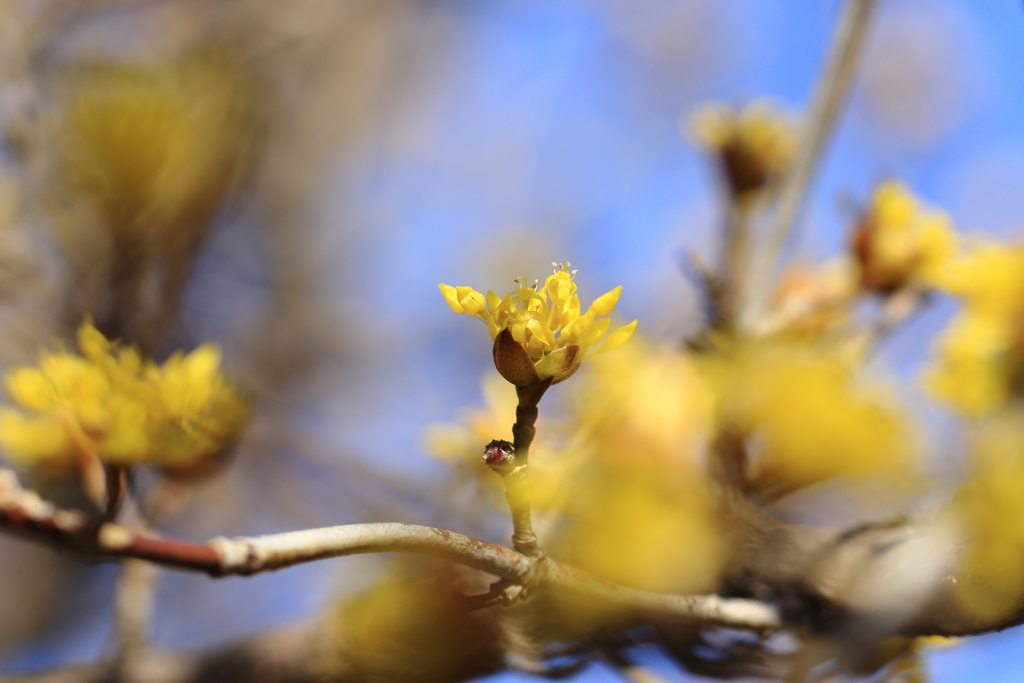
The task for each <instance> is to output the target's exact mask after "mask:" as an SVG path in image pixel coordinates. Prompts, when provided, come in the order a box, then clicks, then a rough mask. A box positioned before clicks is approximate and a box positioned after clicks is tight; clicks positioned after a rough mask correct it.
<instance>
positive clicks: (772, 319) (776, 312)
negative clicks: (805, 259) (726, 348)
mask: <svg viewBox="0 0 1024 683" xmlns="http://www.w3.org/2000/svg"><path fill="white" fill-rule="evenodd" d="M857 291H858V290H857V274H856V272H855V266H854V265H853V264H852V263H851V262H850V260H849V259H845V258H840V259H835V260H833V261H829V262H827V263H825V264H822V265H820V266H809V265H794V266H792V267H790V268H788V269H787V270H786V271H785V272H784V273H783V274H782V276H781V277H780V278H779V283H778V286H777V287H776V289H775V295H774V297H773V298H772V304H771V308H770V309H769V311H768V314H767V316H765V319H764V321H763V322H762V324H761V325H760V326H759V327H758V332H759V333H761V334H765V335H767V334H777V333H784V334H786V335H789V336H792V337H794V338H802V339H807V340H812V341H813V340H816V339H820V338H822V337H823V336H824V335H826V334H829V333H834V332H837V331H840V330H843V329H845V328H848V327H850V325H851V323H852V320H851V313H852V304H853V303H854V300H855V295H856V294H857Z"/></svg>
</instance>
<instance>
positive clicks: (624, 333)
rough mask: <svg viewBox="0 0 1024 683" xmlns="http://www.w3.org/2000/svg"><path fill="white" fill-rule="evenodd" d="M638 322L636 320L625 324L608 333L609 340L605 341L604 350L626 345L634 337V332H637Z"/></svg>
mask: <svg viewBox="0 0 1024 683" xmlns="http://www.w3.org/2000/svg"><path fill="white" fill-rule="evenodd" d="M636 323H637V321H636V320H634V321H633V322H631V323H630V324H628V325H623V326H622V327H620V328H619V329H617V330H615V331H614V332H612V333H611V334H610V335H608V341H607V342H605V344H604V347H602V348H603V350H605V351H613V350H615V349H618V348H620V347H622V346H625V344H626V342H628V341H629V340H630V339H632V337H633V333H634V332H636Z"/></svg>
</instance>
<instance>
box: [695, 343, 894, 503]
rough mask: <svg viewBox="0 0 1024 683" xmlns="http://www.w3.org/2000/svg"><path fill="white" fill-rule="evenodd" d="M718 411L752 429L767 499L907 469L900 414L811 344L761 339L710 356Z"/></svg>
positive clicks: (759, 482) (753, 477)
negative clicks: (835, 480)
mask: <svg viewBox="0 0 1024 683" xmlns="http://www.w3.org/2000/svg"><path fill="white" fill-rule="evenodd" d="M705 370H706V372H707V374H708V377H709V380H710V381H711V382H712V384H713V386H714V387H715V389H716V393H717V400H718V406H719V413H720V419H721V420H722V422H723V424H724V425H725V426H727V427H728V428H730V429H735V430H737V431H738V432H739V433H740V434H742V435H744V436H747V437H749V439H748V444H749V445H750V446H751V448H752V460H751V471H750V473H749V481H750V482H751V486H752V488H753V490H756V491H757V492H758V493H760V494H762V495H765V496H767V497H768V498H769V499H773V498H779V497H782V496H785V495H787V494H789V493H791V492H794V491H796V490H798V489H801V488H804V487H807V486H810V485H812V484H816V483H818V482H822V481H825V480H826V479H830V478H832V477H836V476H847V477H852V478H860V479H864V478H869V477H885V478H887V479H888V480H889V481H890V482H892V483H899V480H900V479H902V478H903V477H905V476H906V475H908V474H912V472H913V468H912V464H911V461H910V460H911V453H912V447H911V446H912V443H911V440H910V438H909V437H910V435H909V430H908V428H907V421H906V419H905V416H903V415H901V414H900V413H899V412H898V411H897V410H896V409H895V408H894V407H893V406H892V402H891V401H889V400H887V397H886V396H885V394H884V393H882V392H880V391H878V390H876V389H873V388H871V387H867V386H862V385H858V384H856V383H854V382H853V381H851V378H850V377H849V371H848V369H847V368H846V367H845V366H844V365H842V364H840V363H839V362H837V361H836V360H835V359H834V358H833V357H832V356H829V355H826V354H825V353H823V352H822V351H821V350H817V349H815V348H812V347H803V346H796V345H785V344H771V343H765V344H758V345H753V346H748V347H740V348H736V349H733V350H731V351H730V352H728V353H726V354H723V355H722V356H721V357H713V358H708V359H706V361H705Z"/></svg>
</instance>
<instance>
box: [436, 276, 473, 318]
mask: <svg viewBox="0 0 1024 683" xmlns="http://www.w3.org/2000/svg"><path fill="white" fill-rule="evenodd" d="M438 288H439V289H440V290H441V294H442V295H444V300H445V301H447V302H448V305H449V306H451V307H452V310H453V311H455V312H456V313H465V312H466V309H464V308H463V307H462V304H460V303H459V297H458V293H457V292H456V291H455V288H454V287H452V286H451V285H446V284H444V283H443V282H442V283H441V284H439V285H438Z"/></svg>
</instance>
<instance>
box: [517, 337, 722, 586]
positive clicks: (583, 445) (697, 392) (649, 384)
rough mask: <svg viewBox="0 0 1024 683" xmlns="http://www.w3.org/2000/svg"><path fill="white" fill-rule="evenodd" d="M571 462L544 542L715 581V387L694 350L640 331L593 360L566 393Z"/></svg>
mask: <svg viewBox="0 0 1024 683" xmlns="http://www.w3.org/2000/svg"><path fill="white" fill-rule="evenodd" d="M568 398H569V413H568V419H567V422H568V424H567V425H566V438H567V443H566V446H565V448H564V451H565V453H564V455H563V459H564V460H565V461H566V462H569V463H571V464H572V467H571V469H569V471H568V472H566V473H565V474H563V477H562V479H561V480H560V481H558V482H556V483H555V484H552V485H550V486H551V488H550V489H547V488H546V487H547V486H548V485H547V483H546V482H544V481H540V480H537V479H536V478H535V481H536V482H537V486H538V490H539V491H540V496H541V497H549V498H555V497H556V496H558V497H560V499H561V502H560V509H562V510H563V511H564V512H565V517H564V519H563V520H562V523H561V524H560V525H559V527H558V529H559V533H558V535H557V537H556V538H554V539H552V541H551V543H550V545H551V546H552V547H553V548H555V549H557V551H558V553H559V556H564V557H567V558H571V561H572V562H574V563H577V564H578V565H579V566H581V567H584V568H585V569H587V570H588V571H591V572H593V573H595V574H597V575H598V576H601V577H602V578H605V579H607V580H611V581H616V582H620V583H624V584H627V585H631V586H635V587H639V588H645V589H648V590H656V591H666V592H695V591H704V590H712V589H713V585H714V581H715V577H716V576H717V572H718V570H719V569H720V566H721V562H722V561H723V560H724V556H725V550H726V549H725V548H723V547H722V545H721V543H720V538H721V535H720V533H719V532H720V529H718V527H717V522H716V519H715V503H714V499H713V496H712V494H711V491H712V487H711V486H710V483H709V482H708V481H707V479H706V478H705V475H704V472H703V470H702V462H703V458H704V450H705V445H706V441H707V438H708V435H709V431H710V428H711V410H712V396H711V393H710V392H709V390H708V387H707V386H706V385H705V383H704V381H703V378H702V377H701V376H700V374H699V372H698V371H697V368H696V367H695V366H694V364H693V362H692V361H691V360H690V358H689V357H688V356H686V355H684V354H682V353H679V352H678V351H675V350H668V349H659V348H656V347H654V346H652V345H651V344H649V343H646V342H645V341H644V340H642V339H640V340H636V341H634V342H633V343H632V344H630V345H629V347H627V348H625V349H623V350H622V352H620V353H615V354H610V355H608V356H604V357H602V358H601V359H599V360H598V361H595V363H594V366H593V368H592V371H591V372H590V373H588V375H587V377H586V378H585V379H584V381H582V382H579V383H574V386H573V387H572V388H571V390H570V393H569V397H568Z"/></svg>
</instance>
